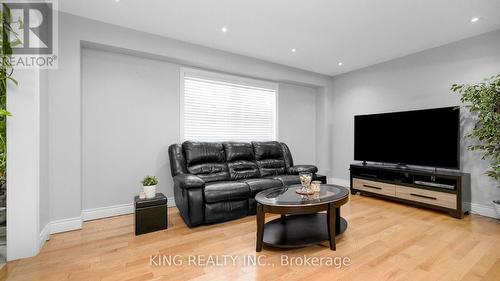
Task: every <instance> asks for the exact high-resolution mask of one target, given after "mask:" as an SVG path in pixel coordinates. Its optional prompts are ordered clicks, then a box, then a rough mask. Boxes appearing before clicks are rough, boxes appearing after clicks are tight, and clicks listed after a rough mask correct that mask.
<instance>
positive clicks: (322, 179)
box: [314, 174, 326, 184]
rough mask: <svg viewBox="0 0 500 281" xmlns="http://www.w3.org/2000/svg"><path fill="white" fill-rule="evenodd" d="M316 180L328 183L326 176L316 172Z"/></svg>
mask: <svg viewBox="0 0 500 281" xmlns="http://www.w3.org/2000/svg"><path fill="white" fill-rule="evenodd" d="M314 180H315V181H321V183H322V184H326V176H323V175H318V174H316V175H314Z"/></svg>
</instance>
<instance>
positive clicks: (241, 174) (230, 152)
mask: <svg viewBox="0 0 500 281" xmlns="http://www.w3.org/2000/svg"><path fill="white" fill-rule="evenodd" d="M224 151H225V152H226V158H227V159H226V160H227V167H228V168H229V176H230V177H231V180H241V179H248V178H258V177H260V172H259V168H258V167H257V163H255V155H254V153H253V146H252V144H251V143H248V142H226V143H224Z"/></svg>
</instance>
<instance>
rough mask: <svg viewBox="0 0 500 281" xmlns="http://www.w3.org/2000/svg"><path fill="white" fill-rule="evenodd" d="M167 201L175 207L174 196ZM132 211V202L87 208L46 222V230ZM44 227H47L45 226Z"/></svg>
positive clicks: (78, 225)
mask: <svg viewBox="0 0 500 281" xmlns="http://www.w3.org/2000/svg"><path fill="white" fill-rule="evenodd" d="M167 201H168V203H167V204H168V207H175V200H174V197H168V198H167ZM133 213H134V204H133V203H128V204H120V205H114V206H108V207H101V208H95V209H87V210H83V211H82V215H81V216H80V217H77V218H68V219H62V220H56V221H51V222H50V223H49V224H48V225H50V226H49V227H48V230H50V231H48V233H49V234H52V233H59V232H65V231H71V230H77V229H82V223H83V222H84V221H90V220H97V219H103V218H109V217H115V216H121V215H127V214H133ZM45 228H47V226H46V227H45ZM45 228H44V229H45ZM40 236H42V233H40ZM40 239H42V238H40ZM46 240H47V239H46ZM44 241H45V240H44Z"/></svg>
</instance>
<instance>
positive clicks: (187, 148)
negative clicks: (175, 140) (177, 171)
mask: <svg viewBox="0 0 500 281" xmlns="http://www.w3.org/2000/svg"><path fill="white" fill-rule="evenodd" d="M182 149H183V150H184V156H185V158H186V168H187V171H188V172H189V173H190V174H194V175H197V176H199V177H200V178H201V179H203V180H204V181H205V182H212V181H223V180H229V172H228V167H227V164H226V156H225V153H224V147H223V146H222V144H221V143H213V142H192V141H185V142H184V143H183V144H182Z"/></svg>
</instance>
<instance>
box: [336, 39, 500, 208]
mask: <svg viewBox="0 0 500 281" xmlns="http://www.w3.org/2000/svg"><path fill="white" fill-rule="evenodd" d="M498 73H500V31H496V32H490V33H487V34H484V35H481V36H477V37H473V38H469V39H466V40H462V41H459V42H456V43H452V44H448V45H445V46H442V47H438V48H434V49H430V50H427V51H424V52H420V53H417V54H413V55H410V56H407V57H403V58H400V59H396V60H392V61H389V62H386V63H382V64H378V65H375V66H372V67H368V68H364V69H361V70H358V71H354V72H350V73H346V74H343V75H340V76H336V77H334V78H333V92H334V95H333V99H332V101H331V103H330V106H331V115H330V118H329V120H330V125H331V126H332V128H333V130H332V134H333V140H332V142H331V145H332V147H333V151H332V154H331V155H330V157H331V159H333V176H334V177H335V178H337V179H341V180H347V179H348V178H349V172H348V166H349V164H350V163H352V162H353V161H354V152H353V150H354V148H353V143H354V140H353V138H354V133H353V125H354V118H353V116H354V115H357V114H367V113H380V112H387V111H400V110H411V109H421V108H432V107H442V106H454V105H458V104H459V99H458V95H455V94H452V93H451V91H450V86H451V85H452V84H453V83H475V82H480V81H481V80H482V79H483V78H484V77H489V76H492V75H494V74H498ZM463 123H464V124H463V126H464V127H463V128H462V129H465V130H466V129H467V128H470V120H467V119H464V120H463ZM465 130H463V131H465ZM461 143H462V148H461V168H462V170H463V171H464V172H470V173H471V176H472V203H473V208H474V207H475V208H476V209H477V208H482V207H484V206H486V208H490V209H489V211H488V210H486V212H490V213H491V212H492V210H491V205H490V201H491V200H492V199H493V198H500V190H498V189H497V188H496V183H495V182H493V181H492V180H490V179H489V178H488V177H487V176H485V175H484V174H483V173H484V171H485V170H486V169H487V163H486V162H485V161H481V159H480V154H479V153H472V152H469V151H467V150H466V148H465V147H466V146H467V144H468V143H469V141H468V140H464V138H462V141H461ZM474 204H476V205H474Z"/></svg>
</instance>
